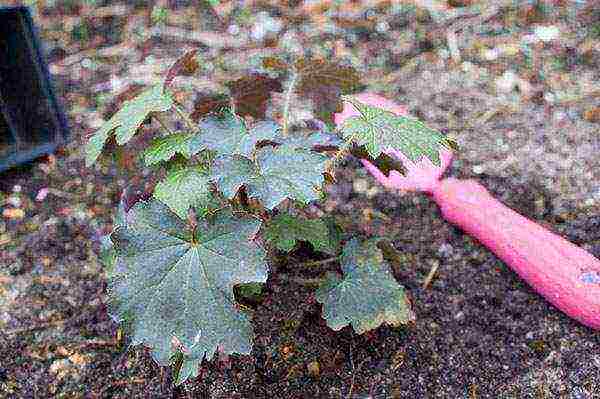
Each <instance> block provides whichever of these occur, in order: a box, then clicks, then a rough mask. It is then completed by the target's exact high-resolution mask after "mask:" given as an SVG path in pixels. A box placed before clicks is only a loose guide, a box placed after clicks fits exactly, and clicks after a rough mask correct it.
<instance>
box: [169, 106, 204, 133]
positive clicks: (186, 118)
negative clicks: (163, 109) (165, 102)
mask: <svg viewBox="0 0 600 399" xmlns="http://www.w3.org/2000/svg"><path fill="white" fill-rule="evenodd" d="M174 107H175V112H177V115H179V117H180V118H181V119H183V121H184V122H185V124H186V125H187V127H188V128H189V129H190V130H191V131H192V132H194V133H198V132H199V129H198V127H197V126H196V125H195V124H194V121H192V120H191V119H190V116H189V115H188V114H187V113H186V112H185V111H184V110H182V109H181V108H180V107H179V105H177V104H175V105H174Z"/></svg>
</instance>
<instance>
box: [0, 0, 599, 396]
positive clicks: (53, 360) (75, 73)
mask: <svg viewBox="0 0 600 399" xmlns="http://www.w3.org/2000/svg"><path fill="white" fill-rule="evenodd" d="M9 3H10V2H9ZM29 3H35V4H36V7H34V8H33V10H34V13H35V18H36V21H37V23H38V25H39V28H40V34H41V36H42V38H43V40H44V42H45V45H46V50H47V53H48V58H49V64H50V70H51V72H52V74H53V78H54V79H55V83H56V86H57V88H58V91H59V94H60V97H61V98H62V99H63V101H64V103H65V107H66V110H67V112H68V115H69V119H70V123H71V126H72V135H73V136H72V141H71V142H70V143H69V144H68V145H67V146H66V148H65V149H64V150H63V151H61V153H59V154H57V155H56V156H50V157H47V158H45V159H43V160H41V161H39V162H37V163H34V164H32V165H29V166H25V167H22V168H19V169H15V170H12V171H10V172H7V173H4V174H2V175H0V206H1V207H2V217H1V218H0V397H6V398H30V397H35V398H46V397H57V398H77V397H86V398H137V397H142V398H169V397H172V398H315V397H318V398H368V397H371V398H572V399H587V398H600V335H599V334H598V332H594V331H592V330H591V329H588V328H585V327H583V326H581V325H579V324H577V323H576V322H574V321H572V320H570V319H568V318H566V317H565V316H564V315H563V314H561V313H559V312H558V311H556V310H555V309H554V308H553V307H551V306H550V305H549V304H548V303H546V302H545V301H544V300H543V299H542V298H541V297H540V296H538V295H536V294H535V293H534V292H533V291H532V290H530V289H529V288H528V287H527V286H526V285H525V284H524V283H523V282H522V281H520V280H519V279H518V277H517V276H516V275H515V274H514V273H513V272H512V271H510V270H509V269H507V267H506V266H505V265H504V264H503V263H502V262H501V261H499V260H498V259H497V258H496V257H495V256H494V255H492V254H491V253H490V252H489V251H488V250H486V249H485V248H484V247H482V246H481V245H479V244H478V243H477V242H476V241H474V240H472V239H471V238H469V237H468V236H467V235H464V234H463V233H462V232H461V231H460V230H458V229H456V228H454V227H452V226H451V225H449V224H448V223H446V222H445V221H444V220H443V219H442V218H441V216H440V213H439V211H438V209H437V207H436V205H435V204H434V203H433V202H432V201H430V200H429V199H428V198H426V197H424V196H422V195H417V194H415V195H406V196H403V197H397V196H395V195H392V194H390V193H386V192H385V191H384V190H382V189H381V188H380V187H377V186H376V184H375V182H374V181H373V179H371V178H370V177H368V176H367V175H366V173H365V171H364V170H363V169H362V168H360V167H359V164H358V162H357V161H356V160H354V159H348V160H347V161H346V162H345V164H344V165H345V166H344V168H342V169H341V170H339V173H338V174H337V179H338V182H337V184H335V185H333V186H331V187H330V188H329V194H330V196H329V200H328V201H327V202H325V203H324V204H323V205H321V206H320V208H321V209H322V210H323V211H327V212H334V213H335V215H336V218H337V220H338V222H339V223H340V224H342V225H345V226H346V227H347V228H348V229H350V230H351V231H354V232H362V233H366V234H381V235H385V236H388V237H389V238H390V239H392V241H393V243H394V244H395V246H396V248H397V249H399V250H400V251H401V253H402V255H401V256H400V257H399V258H398V259H396V261H395V262H394V263H393V268H394V273H395V276H396V278H397V279H398V281H400V282H401V283H402V284H404V285H405V287H406V288H407V289H408V290H409V294H410V297H411V300H412V303H413V305H414V310H415V312H416V314H417V322H416V324H415V325H411V326H408V327H405V328H389V327H381V328H379V329H377V330H375V331H373V332H371V333H368V334H365V335H363V336H358V335H356V334H354V333H353V331H352V330H351V329H349V328H345V329H343V330H342V331H340V332H334V331H331V330H330V329H328V328H327V327H326V325H325V323H324V321H323V320H322V319H321V316H320V305H318V303H316V301H315V300H314V296H313V293H314V287H313V286H311V282H312V281H313V279H314V278H316V277H319V276H320V275H321V274H322V273H323V272H325V271H326V270H334V269H335V268H336V267H338V266H337V265H336V264H329V265H326V266H323V267H320V268H319V269H314V271H312V270H308V271H306V270H299V269H298V268H295V267H294V262H288V263H287V264H275V265H272V268H273V272H272V273H271V277H270V279H269V281H268V283H267V289H266V292H267V295H266V298H265V300H264V301H263V303H261V304H260V305H258V306H257V307H256V311H255V316H254V326H255V331H256V342H255V346H254V350H253V352H252V355H251V356H232V357H230V358H229V359H223V358H222V359H215V360H213V361H210V362H205V363H204V364H203V367H202V371H201V376H199V377H198V378H196V379H194V380H190V381H188V382H187V383H186V384H184V385H183V386H182V387H179V388H176V389H175V388H173V387H172V384H171V382H172V378H171V375H170V370H169V369H167V368H160V367H158V366H157V365H156V364H154V362H153V361H152V360H151V358H150V356H149V354H148V353H147V351H146V350H145V349H143V348H136V349H135V350H132V351H129V352H123V351H122V350H121V349H120V348H119V347H118V346H117V341H116V331H117V327H118V326H117V325H116V324H115V323H114V322H113V321H112V320H111V319H109V317H108V316H107V313H106V308H105V306H104V304H103V303H104V298H105V276H104V271H103V269H102V266H101V265H100V264H99V263H98V261H97V260H96V254H95V251H97V247H98V238H99V237H100V236H101V235H102V234H105V233H107V232H108V231H110V228H111V225H110V224H111V220H112V215H113V212H114V210H115V208H116V203H117V201H118V196H119V194H120V191H121V190H122V189H123V188H124V187H125V186H126V185H129V184H137V185H141V184H143V182H144V181H145V177H146V176H148V174H149V173H150V171H148V170H145V171H144V172H143V173H142V176H137V177H136V176H134V172H133V170H134V167H131V166H132V164H133V165H134V166H135V160H133V159H119V160H118V162H119V163H120V164H122V165H126V166H130V167H131V168H130V169H126V170H124V171H123V170H120V171H117V168H116V165H115V162H111V161H109V162H105V163H104V164H100V165H97V166H96V167H95V168H92V169H85V167H84V165H83V158H82V154H81V148H82V145H83V143H84V138H85V136H86V135H88V134H89V133H91V132H93V131H94V130H95V129H97V128H98V127H99V125H100V124H101V123H102V121H103V119H105V118H107V117H109V116H110V115H111V113H112V112H114V111H115V110H116V109H117V107H118V106H119V104H120V102H121V101H123V100H124V99H125V98H127V93H130V92H131V91H132V90H135V89H136V88H139V87H141V86H142V85H147V84H150V83H153V82H156V81H158V79H159V78H160V77H161V74H162V73H163V72H164V71H165V69H166V68H167V67H168V66H169V65H170V64H171V63H172V62H173V61H174V60H175V59H176V58H177V57H179V56H181V55H182V54H183V53H184V52H185V51H186V50H187V49H192V48H199V49H200V54H201V56H202V59H203V60H204V64H203V72H202V74H198V75H196V76H194V77H188V78H179V79H178V80H176V82H175V84H176V87H179V88H181V89H184V88H193V89H194V90H196V91H197V92H199V93H211V92H214V91H219V90H222V89H223V87H222V83H221V82H223V81H224V79H226V78H229V77H231V76H237V75H240V76H241V74H243V73H244V71H245V70H246V69H247V68H251V67H252V66H255V65H256V62H257V61H256V60H257V59H258V57H259V56H262V55H269V54H273V53H275V52H277V51H278V50H279V49H286V50H287V51H290V52H293V53H297V54H298V55H312V56H323V57H331V58H339V59H343V60H345V61H347V62H350V63H352V65H354V66H355V67H356V68H358V69H359V70H360V71H361V72H362V73H363V83H364V84H365V87H366V88H368V89H369V90H372V91H376V92H379V93H380V94H383V95H386V96H388V97H389V98H392V99H394V100H396V101H398V102H400V103H404V104H406V105H407V107H408V109H409V111H410V113H411V114H413V115H415V116H418V117H419V118H421V119H423V120H424V121H426V122H427V123H428V124H430V125H431V126H433V127H436V128H439V129H441V130H442V131H444V132H447V133H449V134H452V135H453V136H454V137H456V138H457V140H458V143H459V145H460V149H461V150H460V152H459V154H458V156H457V158H456V160H455V162H454V164H453V167H452V168H451V170H450V171H449V173H448V174H449V175H453V176H457V177H461V178H475V179H478V180H479V181H481V182H482V184H483V185H484V186H486V187H487V188H488V189H489V190H490V191H491V192H492V193H493V194H494V195H495V196H497V197H498V198H500V199H501V200H502V201H503V202H505V203H506V204H508V205H509V206H511V207H512V208H514V209H515V210H517V211H518V212H520V213H522V214H524V215H526V216H528V217H530V218H532V219H535V220H537V221H538V222H539V223H541V224H543V225H545V226H547V227H548V228H550V229H552V230H554V231H555V232H557V233H559V234H561V235H563V236H565V237H566V238H568V239H569V240H571V241H573V242H575V243H576V244H578V245H581V246H583V247H584V248H586V249H587V250H589V251H590V252H592V253H593V254H594V255H595V256H597V257H600V183H599V182H600V156H599V154H600V83H598V82H600V9H599V7H598V5H597V3H595V4H594V1H593V0H591V1H587V2H586V1H578V2H575V1H571V2H569V1H558V0H554V1H550V0H547V1H504V2H502V1H490V2H485V1H477V0H472V1H467V0H463V1H459V0H452V1H450V0H449V1H434V0H431V1H425V0H418V1H414V2H409V1H406V2H395V1H375V0H360V1H293V0H289V1H232V2H229V1H221V2H219V4H218V5H215V6H214V7H210V6H209V5H208V3H209V2H204V1H184V0H171V1H168V2H166V1H158V2H156V4H155V5H156V7H157V8H156V10H160V8H159V7H166V8H168V12H167V13H166V14H164V17H161V14H160V13H159V12H156V11H155V12H154V13H152V9H153V7H154V4H153V3H154V2H152V1H148V2H145V1H134V0H130V1H109V0H105V1H102V0H96V1H92V0H90V1H85V2H84V1H74V0H70V1H67V0H55V1H38V2H29ZM400 3H402V4H400ZM161 18H162V19H161ZM116 96H118V100H117V101H114V100H113V98H115V97H116ZM280 109H281V99H280V97H278V95H277V94H276V95H274V96H273V98H272V99H271V102H270V105H269V109H268V110H267V113H268V114H269V115H271V116H275V117H276V116H277V115H278V112H279V111H278V110H280ZM293 109H294V112H293V113H292V119H293V120H301V119H306V118H310V117H311V115H312V112H313V110H312V105H311V104H307V103H306V102H300V101H297V102H295V103H294V104H293ZM155 128H156V126H148V127H145V128H144V129H145V130H146V131H147V132H151V131H152V129H155ZM140 136H142V139H143V137H144V134H142V135H140ZM133 148H135V145H134V147H133ZM313 211H314V212H316V213H318V212H320V209H316V208H315V209H313ZM302 256H303V250H302V249H300V250H299V251H298V252H297V253H296V254H295V257H296V259H297V260H298V262H300V261H302ZM434 265H437V266H438V267H439V269H438V273H437V274H436V276H435V278H434V280H433V282H432V284H431V285H430V286H429V287H428V288H427V289H423V288H422V281H423V279H424V278H425V276H426V275H427V273H428V272H429V271H430V270H431V268H432V267H433V266H434Z"/></svg>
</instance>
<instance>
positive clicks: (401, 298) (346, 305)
mask: <svg viewBox="0 0 600 399" xmlns="http://www.w3.org/2000/svg"><path fill="white" fill-rule="evenodd" d="M376 243H377V239H371V240H367V241H364V242H362V243H361V242H360V241H359V240H358V239H356V238H353V239H352V240H350V241H349V242H348V243H347V244H346V245H345V247H344V250H343V254H342V260H341V264H342V270H343V272H344V277H343V279H340V278H339V277H338V276H337V275H335V274H333V273H330V274H329V276H328V279H327V280H326V283H325V284H324V285H323V286H321V287H320V288H319V289H318V290H317V294H316V298H317V301H319V303H322V304H323V317H324V318H325V320H327V325H328V326H329V327H331V328H332V329H334V330H341V329H342V328H343V327H345V326H347V325H349V324H351V325H352V327H353V328H354V330H355V331H356V332H357V333H358V334H362V333H364V332H366V331H369V330H373V329H375V328H377V327H379V326H380V325H381V324H383V323H388V324H391V325H393V326H398V325H401V324H405V323H408V322H409V321H412V320H414V314H413V312H412V310H411V308H410V303H409V302H408V299H407V297H406V294H405V292H404V288H403V287H402V286H401V285H400V284H398V283H397V282H396V280H395V279H394V276H393V275H392V272H391V269H390V267H389V265H388V264H387V263H386V262H385V261H384V260H383V254H382V253H381V250H380V249H379V248H377V246H376Z"/></svg>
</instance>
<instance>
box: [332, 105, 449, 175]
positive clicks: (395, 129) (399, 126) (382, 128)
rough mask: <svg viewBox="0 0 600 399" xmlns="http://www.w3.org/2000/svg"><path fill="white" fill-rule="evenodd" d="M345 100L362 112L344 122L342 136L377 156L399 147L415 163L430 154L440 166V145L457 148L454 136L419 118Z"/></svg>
mask: <svg viewBox="0 0 600 399" xmlns="http://www.w3.org/2000/svg"><path fill="white" fill-rule="evenodd" d="M344 99H345V100H346V101H348V102H350V103H351V104H352V105H353V106H354V107H355V108H356V109H357V110H358V111H359V112H360V116H353V117H350V118H348V119H347V120H346V121H345V122H344V124H343V126H342V135H343V137H344V138H345V139H346V140H347V141H348V142H354V143H356V144H357V145H364V146H365V147H366V150H367V152H368V153H369V155H370V156H371V157H373V158H377V157H378V156H379V154H381V153H385V152H386V151H387V150H389V149H396V150H398V151H400V152H402V153H403V154H404V155H406V157H407V158H409V159H410V160H411V161H412V162H417V161H418V160H420V159H421V157H422V156H426V157H427V158H429V159H430V160H431V162H433V164H434V165H437V166H440V164H441V160H440V156H439V150H440V147H442V146H443V147H446V148H448V149H456V143H455V142H454V140H453V139H451V138H449V137H446V136H445V135H443V134H442V133H440V132H438V131H437V130H434V129H431V128H429V127H427V126H426V125H425V124H424V123H423V122H421V121H419V120H417V119H414V118H411V117H407V116H400V115H396V114H394V113H392V112H389V111H386V110H383V109H381V108H377V107H373V106H371V105H367V104H364V103H361V102H359V101H357V100H355V99H353V98H351V97H348V96H346V97H344Z"/></svg>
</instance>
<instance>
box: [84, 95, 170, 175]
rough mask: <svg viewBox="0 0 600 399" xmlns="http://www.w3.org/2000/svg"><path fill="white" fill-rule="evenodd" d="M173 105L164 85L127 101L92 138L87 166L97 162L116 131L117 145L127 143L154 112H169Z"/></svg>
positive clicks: (87, 148) (88, 145)
mask: <svg viewBox="0 0 600 399" xmlns="http://www.w3.org/2000/svg"><path fill="white" fill-rule="evenodd" d="M172 105H173V99H172V98H171V96H170V95H169V94H168V93H166V92H164V91H163V85H162V84H158V85H155V86H153V87H151V88H149V89H147V90H145V91H143V92H142V93H141V94H140V95H138V96H137V97H135V98H134V99H132V100H129V101H125V102H124V103H123V107H122V108H121V109H120V110H119V111H117V112H116V113H115V114H114V115H113V116H112V118H110V119H109V120H108V121H106V122H105V123H104V125H102V127H101V128H100V129H99V130H98V131H97V132H96V133H95V134H94V135H93V136H92V137H91V138H90V140H89V141H88V144H87V145H86V147H85V153H86V156H85V164H86V166H88V167H89V166H91V165H93V164H94V162H96V160H97V159H98V157H99V156H100V153H101V152H102V148H103V147H104V144H105V143H106V140H108V137H109V135H110V134H111V133H112V132H113V131H114V133H115V136H116V140H117V144H119V145H123V144H125V143H127V142H128V141H129V140H131V138H132V137H133V136H134V135H135V132H136V131H137V130H138V128H139V127H140V125H141V124H142V122H143V121H144V119H146V118H147V117H148V115H149V114H151V113H152V112H162V111H167V110H169V109H170V108H171V106H172Z"/></svg>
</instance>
